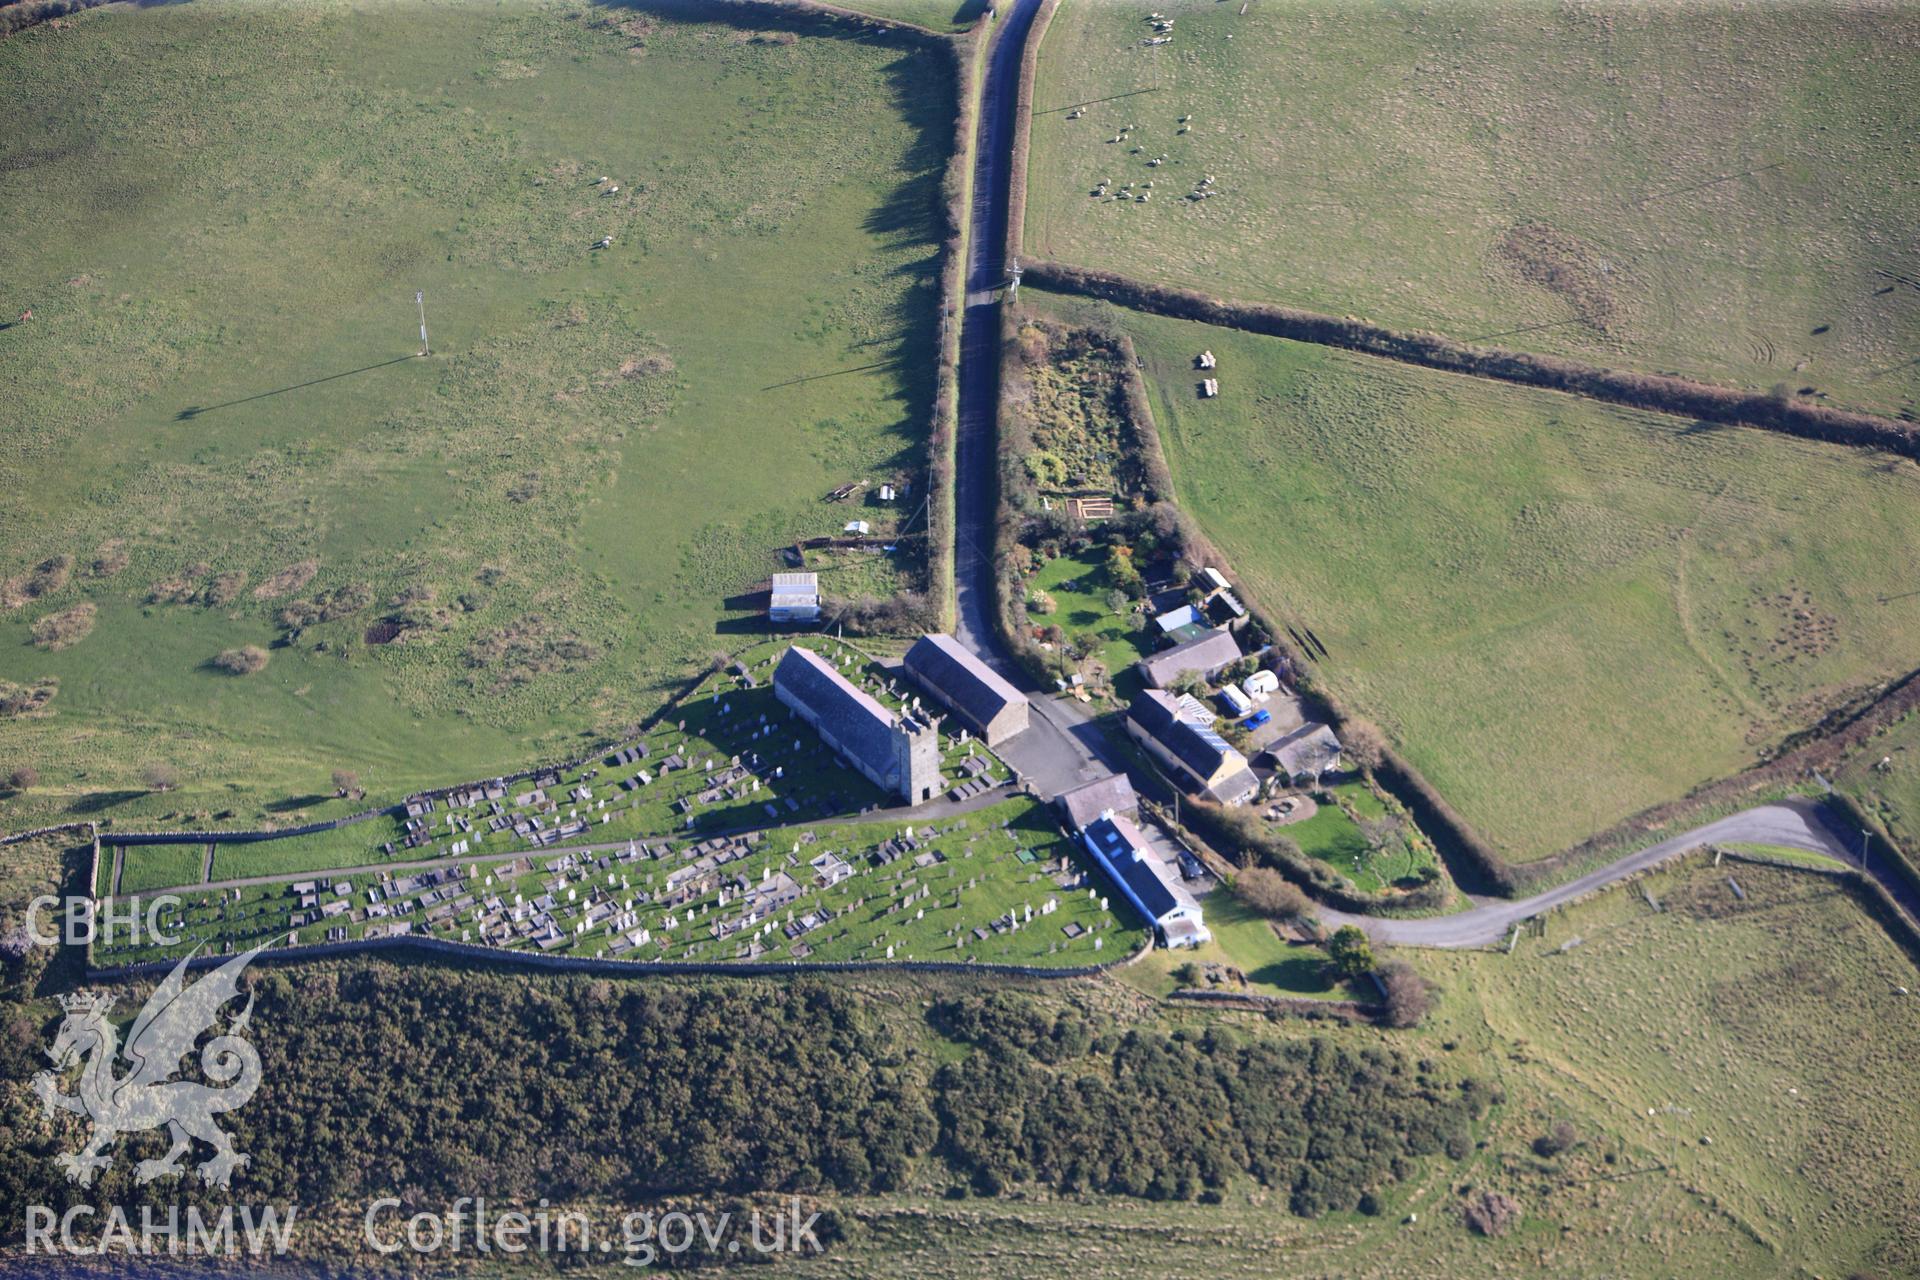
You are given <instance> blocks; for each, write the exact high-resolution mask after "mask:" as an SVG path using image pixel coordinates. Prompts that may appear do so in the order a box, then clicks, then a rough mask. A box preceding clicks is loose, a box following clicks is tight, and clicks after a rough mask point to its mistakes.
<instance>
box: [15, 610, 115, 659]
mask: <svg viewBox="0 0 1920 1280" xmlns="http://www.w3.org/2000/svg"><path fill="white" fill-rule="evenodd" d="M99 612H100V611H99V610H98V609H97V608H95V607H94V604H93V601H91V600H82V601H81V602H80V603H79V604H76V605H70V606H68V607H67V608H65V609H61V610H59V611H58V612H56V613H50V614H48V615H47V616H46V617H44V618H39V619H36V620H35V621H34V624H33V628H32V631H31V633H30V634H31V635H32V637H33V642H34V644H36V645H38V646H39V647H40V648H42V649H46V650H48V651H49V652H52V651H54V650H58V649H70V648H72V647H73V646H74V645H76V644H79V643H80V642H81V641H82V640H85V639H86V638H87V636H88V634H89V633H90V632H92V630H93V621H94V618H95V616H96V615H97V614H98V613H99Z"/></svg>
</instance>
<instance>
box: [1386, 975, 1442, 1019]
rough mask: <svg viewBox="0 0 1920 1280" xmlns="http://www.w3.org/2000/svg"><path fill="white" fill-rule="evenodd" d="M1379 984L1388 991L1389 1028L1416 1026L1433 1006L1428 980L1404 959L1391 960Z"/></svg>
mask: <svg viewBox="0 0 1920 1280" xmlns="http://www.w3.org/2000/svg"><path fill="white" fill-rule="evenodd" d="M1380 985H1381V986H1383V987H1385V988H1386V989H1387V1025H1388V1026H1390V1027H1417V1026H1419V1025H1420V1023H1421V1022H1422V1021H1423V1020H1425V1018H1426V1016H1427V1011H1428V1010H1429V1009H1431V1008H1432V1007H1433V992H1432V989H1431V988H1430V987H1428V985H1427V980H1426V979H1425V978H1423V977H1421V976H1420V975H1419V974H1418V973H1416V972H1415V971H1414V968H1413V966H1412V965H1410V964H1408V963H1407V962H1406V961H1404V960H1391V961H1389V962H1387V963H1386V964H1385V965H1383V966H1382V967H1381V969H1380Z"/></svg>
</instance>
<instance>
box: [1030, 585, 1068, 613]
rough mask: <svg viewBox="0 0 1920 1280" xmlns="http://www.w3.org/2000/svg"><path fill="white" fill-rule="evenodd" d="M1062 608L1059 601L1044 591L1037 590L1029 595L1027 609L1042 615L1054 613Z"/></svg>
mask: <svg viewBox="0 0 1920 1280" xmlns="http://www.w3.org/2000/svg"><path fill="white" fill-rule="evenodd" d="M1059 608H1060V605H1059V602H1058V601H1056V600H1055V599H1054V598H1053V597H1052V596H1050V595H1048V594H1047V593H1046V592H1044V591H1040V590H1037V589H1036V590H1035V591H1034V592H1033V594H1032V595H1030V596H1028V597H1027V611H1028V612H1029V613H1037V614H1040V615H1041V616H1043V617H1044V616H1045V615H1047V614H1050V613H1053V612H1055V611H1056V610H1058V609H1059Z"/></svg>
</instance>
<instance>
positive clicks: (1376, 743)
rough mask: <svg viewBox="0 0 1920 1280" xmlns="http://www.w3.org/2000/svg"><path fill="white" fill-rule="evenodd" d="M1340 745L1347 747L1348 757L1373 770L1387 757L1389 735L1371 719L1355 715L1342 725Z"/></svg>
mask: <svg viewBox="0 0 1920 1280" xmlns="http://www.w3.org/2000/svg"><path fill="white" fill-rule="evenodd" d="M1340 745H1341V746H1343V747H1345V748H1346V749H1347V758H1348V759H1350V760H1352V761H1353V762H1354V763H1355V764H1357V765H1359V766H1360V767H1361V768H1362V769H1365V770H1367V771H1369V772H1371V771H1373V770H1374V769H1378V768H1379V767H1380V762H1381V761H1382V760H1384V759H1385V758H1386V754H1387V735H1386V734H1384V733H1382V732H1380V726H1378V725H1376V724H1374V723H1373V722H1372V721H1371V720H1362V719H1360V718H1358V717H1355V718H1353V719H1351V720H1348V721H1347V722H1346V723H1345V724H1343V725H1341V726H1340Z"/></svg>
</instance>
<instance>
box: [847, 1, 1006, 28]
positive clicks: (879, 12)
mask: <svg viewBox="0 0 1920 1280" xmlns="http://www.w3.org/2000/svg"><path fill="white" fill-rule="evenodd" d="M840 7H841V8H843V9H854V10H857V11H858V12H860V13H870V14H873V15H874V16H875V17H878V18H892V19H893V20H894V21H896V22H911V23H913V24H914V25H916V26H921V27H925V28H927V29H928V30H929V31H940V32H952V31H965V30H966V29H967V28H968V27H970V26H972V25H973V24H974V23H975V22H976V21H977V20H978V19H979V17H980V15H981V14H982V13H983V12H985V11H986V7H987V0H852V3H850V4H842V5H840Z"/></svg>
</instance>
